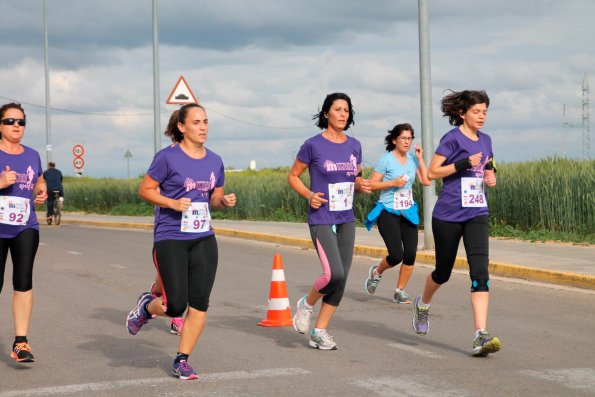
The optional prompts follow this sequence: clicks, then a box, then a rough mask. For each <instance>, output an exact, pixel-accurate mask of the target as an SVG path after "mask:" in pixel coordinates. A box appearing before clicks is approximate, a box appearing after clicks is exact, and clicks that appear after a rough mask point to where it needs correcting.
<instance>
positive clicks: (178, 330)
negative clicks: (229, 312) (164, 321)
mask: <svg viewBox="0 0 595 397" xmlns="http://www.w3.org/2000/svg"><path fill="white" fill-rule="evenodd" d="M182 328H184V318H183V317H175V318H172V319H171V325H170V331H169V332H171V333H172V334H174V335H178V336H179V335H181V334H182Z"/></svg>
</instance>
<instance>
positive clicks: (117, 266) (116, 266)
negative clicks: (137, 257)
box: [110, 263, 127, 269]
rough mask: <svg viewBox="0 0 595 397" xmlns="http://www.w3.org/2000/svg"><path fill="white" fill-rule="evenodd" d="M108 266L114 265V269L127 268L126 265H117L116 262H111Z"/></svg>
mask: <svg viewBox="0 0 595 397" xmlns="http://www.w3.org/2000/svg"><path fill="white" fill-rule="evenodd" d="M110 266H111V267H115V268H116V269H126V268H127V266H124V265H118V264H117V263H112V264H111V265H110Z"/></svg>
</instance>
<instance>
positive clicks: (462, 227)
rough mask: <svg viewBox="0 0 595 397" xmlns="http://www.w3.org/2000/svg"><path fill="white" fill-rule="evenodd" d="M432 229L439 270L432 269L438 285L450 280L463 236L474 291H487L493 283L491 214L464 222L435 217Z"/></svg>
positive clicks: (437, 268)
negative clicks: (491, 273) (490, 257)
mask: <svg viewBox="0 0 595 397" xmlns="http://www.w3.org/2000/svg"><path fill="white" fill-rule="evenodd" d="M432 231H433V232H434V242H435V244H436V269H435V270H434V271H433V272H432V280H434V282H436V283H437V284H444V283H445V282H447V281H448V279H449V278H450V275H451V273H452V268H453V266H454V263H455V259H456V256H457V250H458V248H459V242H460V241H461V236H462V237H463V243H464V244H465V251H466V252H467V262H468V263H469V276H470V277H471V282H472V286H471V291H472V292H476V291H477V292H479V291H488V290H489V286H490V283H489V280H490V275H489V272H488V262H489V223H488V216H487V215H484V216H478V217H475V218H471V219H469V220H468V221H465V222H447V221H441V220H439V219H436V218H432Z"/></svg>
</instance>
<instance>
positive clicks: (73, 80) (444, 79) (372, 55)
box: [0, 0, 595, 177]
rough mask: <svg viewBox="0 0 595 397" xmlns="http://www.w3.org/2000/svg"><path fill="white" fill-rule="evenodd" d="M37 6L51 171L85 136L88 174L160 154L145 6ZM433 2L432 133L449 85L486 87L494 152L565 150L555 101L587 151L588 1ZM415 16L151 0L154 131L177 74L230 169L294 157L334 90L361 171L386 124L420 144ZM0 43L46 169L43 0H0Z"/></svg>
mask: <svg viewBox="0 0 595 397" xmlns="http://www.w3.org/2000/svg"><path fill="white" fill-rule="evenodd" d="M47 6H48V11H47V19H48V31H49V67H50V95H51V106H52V108H53V109H52V111H51V135H52V144H53V159H54V161H55V162H56V163H57V167H58V168H60V169H61V170H62V171H63V172H64V174H65V175H73V174H74V168H73V166H72V161H73V158H74V156H73V154H72V147H73V145H74V144H77V143H81V144H83V145H84V147H85V154H84V156H83V158H84V160H85V169H84V174H85V175H89V176H95V177H126V176H127V162H126V159H125V158H124V153H125V152H126V150H130V152H131V153H132V156H133V157H132V159H130V163H129V164H130V174H131V176H137V175H140V174H143V173H144V172H145V171H146V169H147V168H148V166H149V164H150V162H151V159H152V157H153V154H154V145H153V136H154V128H153V52H152V51H153V50H152V1H151V0H125V1H122V0H118V1H115V0H102V1H98V0H95V1H93V0H47ZM429 7H430V44H431V71H432V104H433V110H432V111H433V126H434V131H433V133H434V137H435V141H436V142H438V140H439V138H440V137H441V136H442V135H443V134H444V133H445V132H446V131H447V130H448V129H449V128H450V127H449V125H448V122H447V119H446V118H443V117H442V114H441V113H440V99H441V98H442V97H443V96H444V95H445V90H446V89H453V90H462V89H485V90H486V91H487V92H488V94H489V96H490V98H491V106H490V111H489V115H488V121H487V123H486V125H485V126H484V132H487V133H489V134H490V135H491V136H492V140H493V142H494V152H495V156H496V158H497V159H499V160H500V161H507V162H512V161H523V160H534V159H539V158H543V157H546V156H553V155H562V152H563V150H564V146H563V126H562V123H563V114H562V108H563V106H564V105H566V109H567V122H568V124H569V125H568V128H567V134H568V138H567V153H568V156H569V157H574V158H579V157H581V155H582V143H581V142H582V141H581V135H582V101H581V94H582V90H581V87H582V82H583V78H584V76H585V74H588V75H589V77H590V79H591V86H592V87H593V89H592V94H591V97H592V98H591V101H592V103H593V102H595V92H593V91H595V40H594V38H595V23H593V18H594V16H595V1H593V0H568V1H559V0H523V1H519V0H490V1H488V0H475V1H470V0H457V1H454V0H452V1H449V0H433V1H432V0H431V1H429ZM417 12H418V10H417V1H415V0H371V1H356V0H325V1H320V0H319V1H315V0H294V1H288V0H275V1H265V0H252V1H243V0H218V1H198V0H167V1H164V0H160V1H159V7H158V14H159V44H160V46H159V53H160V66H159V67H160V106H161V130H164V129H165V125H166V123H167V120H168V118H169V114H170V113H171V112H172V111H173V110H175V109H176V106H174V105H166V103H165V102H166V100H167V97H168V96H169V94H170V92H171V91H172V89H173V88H174V85H175V83H176V81H177V80H178V78H179V77H180V76H181V75H183V76H184V77H185V79H186V81H187V82H188V84H189V86H190V88H191V89H192V91H193V92H194V94H195V95H196V96H197V97H198V99H199V101H200V103H201V104H202V105H204V106H205V107H206V108H207V111H208V117H209V121H210V130H209V138H208V141H207V146H208V147H209V148H210V149H211V150H214V151H215V152H217V153H218V154H220V155H221V156H222V158H223V161H224V163H225V165H226V166H227V167H234V168H246V167H248V164H249V162H250V160H255V161H256V166H257V168H259V169H260V168H265V167H277V166H289V165H290V164H291V163H292V161H293V156H294V155H295V153H296V152H297V151H298V149H299V147H300V145H301V144H302V143H303V141H304V140H305V139H307V138H308V137H310V136H312V135H314V134H316V133H318V132H319V131H320V130H318V129H317V128H316V127H315V126H314V125H313V121H312V115H313V114H315V113H316V112H317V111H318V109H319V107H320V106H321V105H322V101H323V100H324V97H325V96H326V95H327V94H328V93H331V92H337V91H340V92H345V93H347V94H348V95H349V96H350V97H351V98H352V101H353V105H354V109H355V112H356V115H355V126H354V127H352V128H351V129H350V130H349V131H348V134H351V135H353V136H355V137H356V138H357V139H359V140H360V141H361V142H362V146H363V148H364V161H365V165H371V164H374V163H375V162H376V161H377V160H378V158H379V157H380V156H381V155H382V154H383V152H384V146H383V139H384V136H385V135H386V131H387V130H388V129H390V128H392V127H393V126H394V125H395V124H398V123H402V122H409V123H411V124H412V125H413V126H414V128H415V129H416V136H417V138H416V143H419V144H421V143H422V142H421V127H420V119H421V115H420V98H419V95H420V94H419V55H418V26H417ZM0 37H2V40H1V41H0V54H2V55H1V56H0V101H1V102H2V103H6V102H8V101H10V100H15V101H18V102H21V103H23V105H24V107H25V110H26V112H27V116H28V124H27V128H26V132H25V138H24V141H23V143H24V144H26V145H28V146H31V147H33V148H35V149H37V150H38V151H39V152H40V154H41V156H42V162H44V163H45V161H46V150H45V149H46V127H45V80H44V78H45V77H44V73H45V71H44V36H43V1H42V0H18V1H17V0H0ZM592 108H593V106H592V105H591V114H592V116H593V117H594V118H595V112H593V111H592ZM593 125H594V126H595V123H593ZM592 129H595V127H593V128H592ZM591 137H592V140H593V143H592V144H591V147H592V149H591V153H593V152H594V148H595V137H594V134H593V132H591ZM161 143H162V146H165V145H167V144H168V140H167V138H165V137H163V138H162V141H161ZM429 146H430V145H429V144H428V143H424V148H425V149H427V150H431V149H433V147H429ZM434 147H435V145H434Z"/></svg>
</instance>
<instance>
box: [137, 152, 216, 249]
mask: <svg viewBox="0 0 595 397" xmlns="http://www.w3.org/2000/svg"><path fill="white" fill-rule="evenodd" d="M147 175H149V176H150V177H151V178H153V179H154V180H155V181H157V182H159V189H160V192H161V194H162V195H163V196H165V197H169V198H172V199H175V200H177V199H181V198H183V197H188V198H189V199H191V200H192V202H203V203H209V200H210V198H211V194H212V193H213V190H214V189H215V188H216V187H221V186H223V184H224V182H225V173H224V171H223V161H222V160H221V157H219V156H218V155H217V154H215V153H214V152H212V151H210V150H209V149H206V155H205V157H203V158H202V159H194V158H192V157H190V156H188V155H187V154H186V153H185V152H184V151H183V150H182V148H181V147H180V145H176V146H169V147H167V148H165V149H162V150H160V151H159V152H157V154H155V157H154V158H153V162H152V163H151V166H150V167H149V170H148V171H147ZM209 211H210V209H209ZM181 225H182V213H181V212H178V211H175V210H172V209H170V208H157V210H156V211H155V231H154V241H155V242H157V241H161V240H193V239H198V238H204V237H207V236H210V235H212V234H214V232H213V228H212V227H209V230H208V231H206V232H200V233H186V232H182V231H181Z"/></svg>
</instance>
